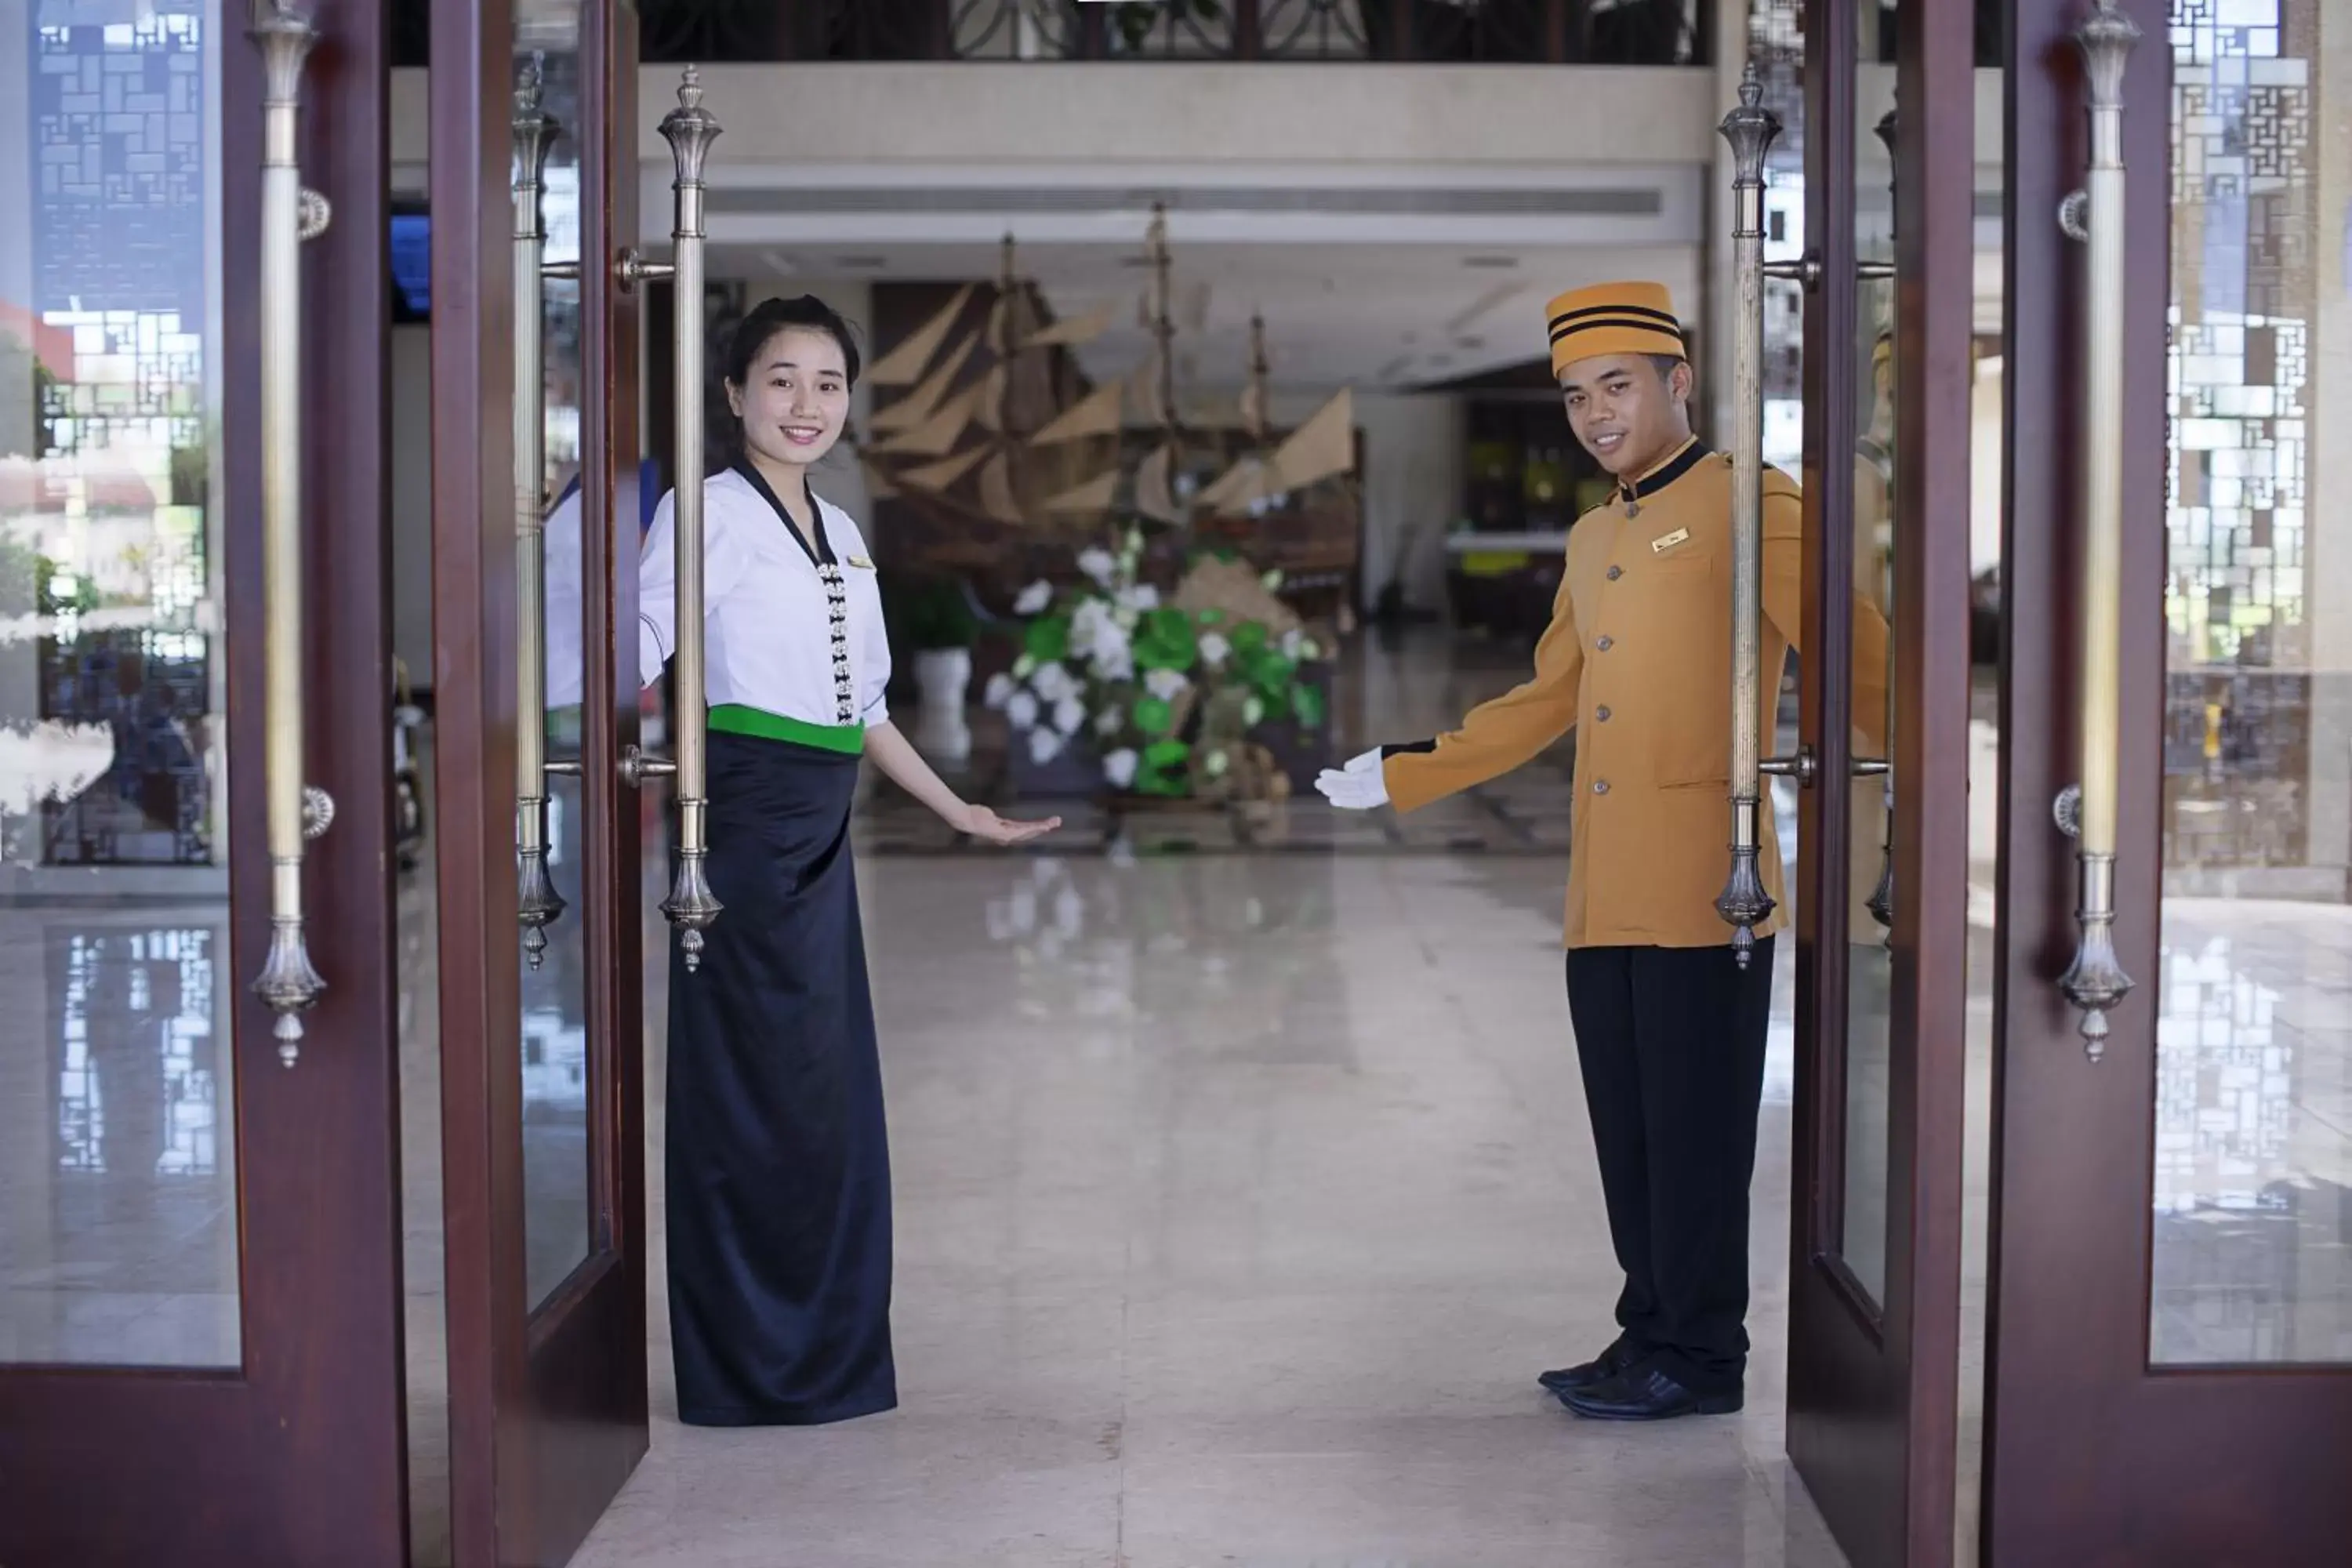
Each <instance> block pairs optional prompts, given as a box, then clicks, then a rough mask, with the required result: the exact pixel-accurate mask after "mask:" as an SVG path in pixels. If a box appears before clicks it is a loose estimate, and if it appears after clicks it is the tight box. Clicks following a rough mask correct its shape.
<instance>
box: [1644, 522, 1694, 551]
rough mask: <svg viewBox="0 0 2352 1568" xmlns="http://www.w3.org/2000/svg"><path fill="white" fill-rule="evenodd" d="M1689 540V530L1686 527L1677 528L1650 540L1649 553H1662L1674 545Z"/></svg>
mask: <svg viewBox="0 0 2352 1568" xmlns="http://www.w3.org/2000/svg"><path fill="white" fill-rule="evenodd" d="M1689 540H1690V530H1689V529H1687V528H1678V529H1676V530H1675V531H1673V532H1672V533H1668V534H1663V535H1661V536H1659V537H1658V538H1656V539H1653V540H1652V541H1650V553H1651V554H1653V555H1664V553H1665V552H1667V551H1669V550H1672V549H1673V548H1674V547H1675V545H1677V544H1685V543H1687V542H1689Z"/></svg>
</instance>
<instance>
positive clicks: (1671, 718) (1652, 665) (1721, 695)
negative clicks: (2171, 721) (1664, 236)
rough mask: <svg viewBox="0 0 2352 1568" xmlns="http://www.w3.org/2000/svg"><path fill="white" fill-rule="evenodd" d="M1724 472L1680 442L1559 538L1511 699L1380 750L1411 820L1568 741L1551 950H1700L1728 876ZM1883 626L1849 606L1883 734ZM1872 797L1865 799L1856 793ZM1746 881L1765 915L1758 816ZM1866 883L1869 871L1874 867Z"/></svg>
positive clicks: (1768, 711) (1777, 480)
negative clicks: (1566, 809) (1560, 567)
mask: <svg viewBox="0 0 2352 1568" xmlns="http://www.w3.org/2000/svg"><path fill="white" fill-rule="evenodd" d="M1803 528H1804V510H1803V506H1802V503H1801V498H1800V495H1799V491H1798V487H1797V483H1796V481H1795V480H1794V479H1790V478H1789V476H1788V475H1786V474H1784V473H1781V472H1780V470H1779V469H1777V468H1768V469H1766V470H1765V475H1764V552H1763V553H1764V560H1763V584H1762V586H1763V601H1764V625H1763V626H1762V628H1761V639H1760V640H1761V644H1762V654H1763V679H1762V682H1761V700H1762V701H1761V706H1762V712H1761V713H1760V715H1759V719H1760V721H1761V724H1762V730H1761V733H1762V735H1763V736H1764V743H1765V747H1766V749H1767V750H1768V751H1769V748H1770V744H1771V736H1772V733H1773V731H1774V728H1775V724H1774V720H1775V714H1776V710H1777V709H1778V708H1779V706H1780V679H1781V674H1782V671H1783V669H1784V668H1785V667H1786V665H1787V662H1788V650H1789V649H1790V648H1791V647H1796V646H1798V639H1799V626H1800V622H1801V610H1802V605H1803V558H1804V541H1803ZM1731 559H1732V551H1731V458H1730V457H1729V456H1728V455H1727V454H1724V453H1718V452H1712V451H1709V450H1708V449H1707V448H1706V447H1705V446H1704V445H1702V444H1701V443H1699V442H1698V441H1696V440H1692V441H1690V442H1688V443H1686V444H1685V445H1684V446H1683V447H1681V448H1679V449H1678V450H1676V451H1675V453H1673V454H1672V455H1671V456H1670V457H1668V458H1666V459H1665V460H1664V462H1663V463H1661V464H1660V465H1659V466H1657V467H1656V468H1653V469H1652V470H1651V471H1650V472H1648V473H1647V474H1644V475H1643V476H1642V477H1641V478H1640V479H1635V480H1633V481H1631V482H1629V483H1626V484H1624V485H1622V486H1621V487H1620V488H1619V489H1618V491H1617V493H1616V495H1615V497H1614V498H1613V499H1612V500H1611V501H1610V502H1609V503H1608V504H1607V505H1605V506H1601V507H1598V508H1595V509H1594V510H1591V511H1589V512H1587V513H1585V514H1584V515H1583V516H1582V517H1580V518H1579V519H1578V520H1577V522H1576V525H1575V526H1574V527H1573V528H1572V529H1571V530H1570V532H1569V537H1568V555H1567V563H1566V570H1565V571H1564V572H1563V573H1562V574H1561V578H1560V585H1559V595H1558V596H1557V597H1556V598H1555V599H1554V601H1553V603H1552V612H1551V624H1550V626H1549V627H1548V628H1547V629H1546V631H1545V632H1544V635H1543V638H1542V640H1541V641H1540V642H1539V643H1538V644H1537V646H1536V657H1535V673H1534V675H1533V676H1532V677H1531V678H1530V679H1528V680H1527V681H1526V682H1525V683H1523V684H1522V685H1520V686H1519V687H1517V689H1514V690H1511V691H1509V692H1507V693H1505V694H1504V695H1503V696H1501V697H1497V698H1496V699H1495V700H1492V701H1490V702H1486V703H1483V704H1481V705H1480V706H1478V707H1477V708H1475V709H1473V710H1471V711H1470V713H1469V715H1468V717H1466V718H1465V719H1464V720H1463V721H1462V726H1461V728H1459V729H1457V730H1455V731H1452V732H1451V733H1448V734H1444V735H1441V736H1439V737H1437V739H1436V740H1434V741H1432V742H1421V743H1420V744H1418V745H1415V746H1410V747H1400V748H1395V749H1393V750H1391V752H1390V754H1389V755H1388V756H1387V757H1386V759H1385V760H1384V761H1383V763H1381V778H1382V782H1383V783H1384V784H1385V785H1386V787H1387V790H1388V795H1389V800H1390V803H1391V805H1394V806H1395V807H1396V809H1397V810H1398V811H1400V812H1410V811H1413V810H1417V809H1418V808H1420V807H1422V806H1424V805H1428V804H1430V803H1431V802H1432V801H1435V800H1441V799H1443V798H1444V797H1445V796H1447V795H1452V794H1454V792H1456V791H1458V790H1463V789H1466V788H1468V787H1469V786H1470V785H1472V784H1479V783H1482V782H1484V781H1485V780H1487V779H1491V778H1494V777H1496V775H1497V774H1500V773H1507V772H1508V771H1509V770H1511V769H1513V768H1515V767H1517V766H1518V765H1519V764H1520V763H1524V762H1527V761H1528V759H1530V758H1532V757H1533V756H1535V755H1536V753H1537V752H1540V751H1542V750H1543V749H1544V748H1545V747H1547V746H1549V745H1550V744H1551V743H1552V742H1555V741H1557V740H1559V738H1560V737H1561V736H1562V735H1564V734H1566V733H1567V732H1568V731H1569V730H1570V729H1571V728H1573V729H1574V730H1575V731H1577V741H1576V783H1575V791H1576V798H1575V805H1574V807H1573V815H1572V818H1571V826H1570V858H1569V872H1568V914H1567V929H1566V937H1567V945H1568V946H1570V947H1571V948H1578V947H1715V946H1720V945H1724V944H1727V943H1728V942H1730V941H1731V935H1732V928H1731V927H1730V926H1729V925H1727V924H1726V923H1725V921H1724V920H1723V917H1722V916H1721V915H1719V914H1717V912H1716V909H1715V900H1716V898H1717V895H1719V894H1720V893H1721V892H1722V891H1723V883H1724V877H1725V873H1726V871H1727V869H1728V868H1729V865H1730V851H1729V848H1728V846H1729V843H1730V838H1731V813H1730V808H1729V805H1728V804H1727V803H1728V799H1729V793H1730V779H1731ZM1886 636H1887V633H1886V622H1885V619H1884V618H1883V617H1882V616H1880V615H1879V613H1878V611H1877V609H1876V607H1875V606H1874V605H1872V604H1871V603H1870V602H1869V601H1868V600H1866V599H1864V598H1862V597H1861V596H1859V595H1857V596H1856V598H1855V602H1854V612H1853V672H1854V673H1853V715H1854V718H1855V721H1856V722H1857V724H1858V725H1860V726H1861V727H1862V728H1863V729H1864V731H1866V732H1875V731H1881V730H1883V729H1884V721H1883V715H1884V714H1885V708H1886V698H1885V692H1886V668H1887V666H1886ZM1867 787H1873V788H1874V787H1875V786H1874V785H1872V786H1867ZM1762 817H1763V822H1762V846H1761V851H1762V852H1761V855H1760V857H1759V859H1760V862H1761V871H1762V875H1763V879H1764V887H1765V889H1766V890H1767V891H1768V892H1769V893H1770V894H1771V895H1772V899H1773V901H1774V903H1775V904H1776V905H1777V906H1779V908H1778V909H1776V910H1775V912H1774V913H1773V915H1772V916H1771V917H1770V918H1769V919H1768V920H1767V921H1764V922H1763V923H1762V924H1760V925H1759V926H1758V927H1757V928H1756V934H1757V935H1758V936H1759V937H1762V936H1769V935H1770V934H1771V933H1772V932H1773V931H1777V930H1779V929H1780V923H1781V911H1782V910H1785V909H1786V907H1787V900H1786V898H1785V897H1784V895H1783V892H1782V882H1783V878H1784V873H1783V870H1782V866H1781V858H1780V836H1779V834H1778V832H1777V831H1776V829H1775V826H1774V823H1773V814H1772V812H1771V810H1770V809H1769V803H1768V805H1767V808H1766V810H1765V811H1764V812H1763V813H1762ZM1873 870H1875V867H1873Z"/></svg>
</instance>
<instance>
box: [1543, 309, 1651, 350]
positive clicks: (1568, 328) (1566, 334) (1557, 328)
mask: <svg viewBox="0 0 2352 1568" xmlns="http://www.w3.org/2000/svg"><path fill="white" fill-rule="evenodd" d="M1607 327H1622V328H1624V329H1626V330H1628V331H1636V332H1657V333H1660V334H1662V335H1664V336H1665V337H1670V338H1672V339H1674V340H1675V342H1682V341H1683V330H1682V328H1681V327H1680V326H1679V325H1678V324H1677V323H1676V322H1675V319H1674V318H1673V317H1672V316H1653V317H1651V318H1650V319H1648V320H1643V319H1641V318H1639V317H1634V316H1620V315H1609V316H1601V317H1598V318H1596V319H1594V320H1592V321H1570V322H1566V323H1560V324H1555V325H1554V326H1553V327H1552V330H1551V341H1552V342H1556V343H1557V342H1565V341H1566V340H1568V339H1570V338H1572V337H1574V336H1575V335H1576V334H1577V333H1579V332H1591V331H1601V329H1603V328H1607Z"/></svg>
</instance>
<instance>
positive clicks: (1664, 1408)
mask: <svg viewBox="0 0 2352 1568" xmlns="http://www.w3.org/2000/svg"><path fill="white" fill-rule="evenodd" d="M1559 1402H1560V1403H1561V1404H1562V1405H1567V1406H1568V1407H1569V1408H1570V1410H1572V1411H1574V1412H1575V1413H1576V1414H1577V1415H1581V1416H1583V1417H1584V1418H1585V1419H1586V1420H1588V1421H1671V1420H1673V1419H1674V1418H1675V1417H1676V1416H1678V1415H1730V1414H1731V1413H1732V1412H1734V1411H1736V1410H1738V1408H1739V1407H1740V1405H1741V1403H1742V1401H1741V1399H1740V1395H1739V1391H1738V1389H1734V1390H1732V1391H1731V1392H1730V1393H1728V1394H1696V1393H1693V1392H1692V1391H1691V1390H1689V1389H1687V1388H1685V1387H1684V1386H1683V1385H1682V1384H1679V1383H1676V1382H1675V1380H1674V1379H1673V1378H1671V1377H1669V1376H1667V1375H1666V1374H1665V1373H1663V1372H1661V1371H1659V1370H1658V1369H1657V1368H1656V1367H1654V1366H1646V1367H1638V1368H1633V1369H1630V1370H1628V1371H1625V1372H1622V1373H1618V1374H1617V1375H1616V1376H1614V1377H1611V1378H1604V1379H1603V1380H1602V1381H1601V1382H1599V1383H1596V1384H1588V1385H1587V1386H1585V1387H1583V1388H1563V1389H1561V1390H1560V1391H1559Z"/></svg>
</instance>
